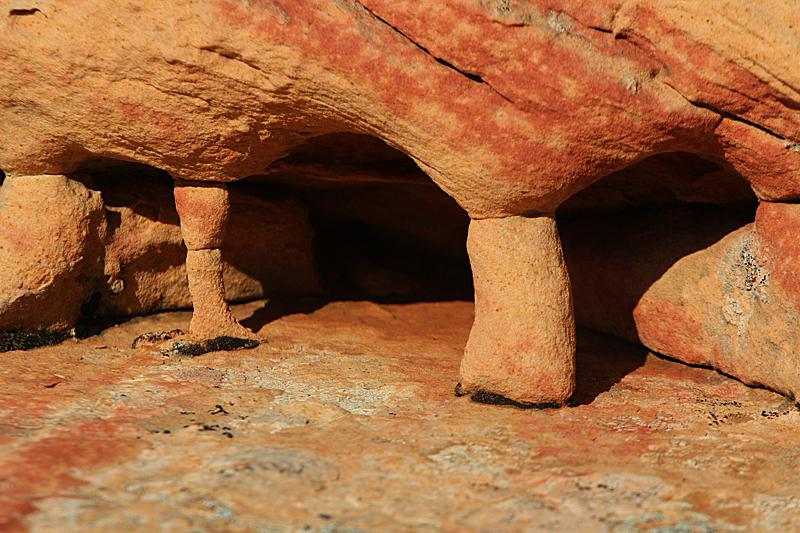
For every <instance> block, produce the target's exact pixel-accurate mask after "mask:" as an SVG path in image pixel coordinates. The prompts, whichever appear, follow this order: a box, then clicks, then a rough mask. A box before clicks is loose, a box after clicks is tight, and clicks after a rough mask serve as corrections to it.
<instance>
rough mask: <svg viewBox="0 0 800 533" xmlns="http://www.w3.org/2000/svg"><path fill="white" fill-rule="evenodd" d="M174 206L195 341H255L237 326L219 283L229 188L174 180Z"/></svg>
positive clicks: (244, 329)
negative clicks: (179, 231) (176, 214)
mask: <svg viewBox="0 0 800 533" xmlns="http://www.w3.org/2000/svg"><path fill="white" fill-rule="evenodd" d="M175 207H176V208H177V210H178V215H179V216H180V219H181V232H182V234H183V241H184V243H185V244H186V248H187V250H188V251H187V253H186V272H187V275H188V277H189V293H190V295H191V297H192V302H193V305H194V314H193V315H192V322H191V324H190V326H189V333H190V336H191V337H192V338H194V339H196V340H206V339H213V338H216V337H223V336H224V337H235V338H243V339H255V338H256V336H255V335H254V334H253V332H251V331H250V330H248V329H246V328H245V327H244V326H242V325H241V324H239V323H238V322H237V321H236V319H235V318H233V315H232V314H231V310H230V308H229V307H228V304H227V303H226V302H225V288H224V286H223V284H222V252H221V251H220V247H221V246H222V240H223V237H224V235H225V226H226V224H227V222H228V211H229V209H230V204H229V202H228V188H227V186H226V185H225V184H224V183H218V182H200V181H186V180H177V181H176V182H175Z"/></svg>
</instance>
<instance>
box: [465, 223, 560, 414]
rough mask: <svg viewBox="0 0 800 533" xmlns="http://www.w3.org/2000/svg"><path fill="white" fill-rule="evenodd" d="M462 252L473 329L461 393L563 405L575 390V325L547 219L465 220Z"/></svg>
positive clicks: (557, 245)
mask: <svg viewBox="0 0 800 533" xmlns="http://www.w3.org/2000/svg"><path fill="white" fill-rule="evenodd" d="M467 251H468V252H469V257H470V262H471V264H472V273H473V278H474V282H475V322H474V325H473V327H472V331H471V333H470V336H469V341H468V342H467V347H466V350H465V353H464V359H463V360H462V362H461V389H462V391H463V392H465V393H490V394H492V395H500V396H503V397H505V398H508V399H510V400H513V401H516V402H520V403H524V404H558V405H562V404H564V403H565V402H566V401H567V399H569V397H570V396H571V395H572V392H573V390H574V388H575V321H574V317H573V310H572V292H571V288H570V280H569V275H568V273H567V269H566V265H565V263H564V257H563V254H562V251H561V241H560V239H559V236H558V229H557V227H556V221H555V218H554V216H553V215H552V214H545V215H541V216H537V217H521V216H515V217H507V218H496V219H483V220H472V221H471V223H470V226H469V237H468V239H467Z"/></svg>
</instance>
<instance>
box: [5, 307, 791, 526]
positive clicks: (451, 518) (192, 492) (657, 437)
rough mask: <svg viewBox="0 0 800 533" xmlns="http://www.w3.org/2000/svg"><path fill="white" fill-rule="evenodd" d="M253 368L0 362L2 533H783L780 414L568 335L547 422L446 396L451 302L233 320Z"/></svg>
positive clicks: (129, 354)
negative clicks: (246, 340)
mask: <svg viewBox="0 0 800 533" xmlns="http://www.w3.org/2000/svg"><path fill="white" fill-rule="evenodd" d="M235 314H236V315H237V316H238V317H239V318H241V319H244V323H245V324H246V325H248V326H249V327H251V328H253V329H255V330H257V331H258V332H259V334H260V335H262V336H263V337H265V338H266V339H268V342H267V343H266V344H262V345H261V346H259V347H258V348H256V349H253V350H245V351H238V352H215V353H210V354H206V355H203V356H200V357H195V358H169V357H164V356H162V355H161V354H160V353H159V352H158V351H157V350H152V349H146V348H139V349H134V348H131V341H132V340H133V339H134V338H135V337H136V336H138V335H139V334H141V333H144V332H148V331H164V330H170V329H173V328H176V327H183V328H185V327H186V326H188V321H189V317H190V315H189V313H186V312H177V313H166V314H161V315H156V316H150V317H144V318H138V319H134V320H130V321H128V322H125V323H122V324H120V325H117V326H114V327H111V328H109V329H107V330H105V331H104V332H103V333H102V334H101V335H98V336H95V337H90V338H88V339H85V340H82V341H76V340H68V341H66V342H64V343H62V344H60V345H58V346H52V347H48V348H39V349H35V350H31V351H27V352H22V351H12V352H6V353H3V354H0V531H3V532H9V533H10V532H17V531H30V532H73V531H76V532H77V531H80V532H84V531H104V532H116V531H120V532H162V531H163V532H194V531H197V532H209V531H212V532H270V533H273V532H274V533H277V532H306V531H311V532H325V533H334V532H338V533H345V532H347V533H355V532H401V531H402V532H406V531H407V532H434V531H448V532H450V531H452V532H457V531H464V532H466V531H486V532H517V531H519V532H536V531H547V532H582V531H587V532H595V531H597V532H604V531H610V532H615V533H616V532H619V533H624V532H643V531H651V532H659V533H711V532H727V531H745V532H750V531H759V532H770V531H776V532H787V531H795V530H800V471H799V470H800V469H799V467H798V464H799V460H798V459H799V457H798V456H799V455H800V411H798V409H797V407H796V406H795V405H794V403H793V402H791V401H789V400H787V399H785V398H784V397H782V396H780V395H778V394H775V393H772V392H770V391H767V390H763V389H756V388H751V387H747V386H745V385H743V384H742V383H740V382H738V381H735V380H733V379H731V378H728V377H726V376H723V375H721V374H719V373H717V372H715V371H713V370H708V369H702V368H692V367H689V366H686V365H682V364H680V363H676V362H673V361H668V360H665V359H661V358H659V357H656V356H654V355H652V354H648V353H647V351H646V350H645V349H643V348H641V347H637V346H633V345H630V344H626V343H623V342H619V341H616V340H614V339H611V338H608V337H605V336H601V335H598V334H595V333H592V332H589V331H584V330H581V331H579V346H578V357H579V361H578V363H579V366H578V380H579V384H578V390H577V392H576V394H575V396H574V398H573V402H572V404H573V405H571V406H569V407H564V408H561V409H555V410H522V409H518V408H515V407H511V406H496V405H484V404H479V403H475V402H472V401H470V399H469V398H467V397H461V398H457V397H455V396H454V394H453V390H454V386H455V384H456V382H457V375H458V364H459V359H460V356H461V352H462V350H463V347H464V344H465V343H466V340H467V335H468V333H469V328H470V325H471V321H472V304H471V303H468V302H438V303H417V304H408V305H378V304H375V303H371V302H336V303H327V304H323V303H317V302H311V301H294V302H266V301H260V302H253V303H249V304H244V305H240V306H237V307H235Z"/></svg>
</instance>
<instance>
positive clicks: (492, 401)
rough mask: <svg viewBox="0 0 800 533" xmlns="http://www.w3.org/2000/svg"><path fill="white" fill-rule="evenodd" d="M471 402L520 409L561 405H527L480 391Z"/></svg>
mask: <svg viewBox="0 0 800 533" xmlns="http://www.w3.org/2000/svg"><path fill="white" fill-rule="evenodd" d="M469 399H470V400H472V401H473V402H476V403H484V404H489V405H511V406H513V407H518V408H520V409H557V408H559V407H561V404H559V403H556V402H549V403H525V402H518V401H515V400H512V399H510V398H506V397H505V396H503V395H501V394H497V393H496V392H488V391H478V392H476V393H475V394H473V395H472V396H470V397H469Z"/></svg>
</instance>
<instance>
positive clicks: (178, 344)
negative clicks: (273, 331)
mask: <svg viewBox="0 0 800 533" xmlns="http://www.w3.org/2000/svg"><path fill="white" fill-rule="evenodd" d="M261 342H265V341H257V340H253V339H241V338H238V337H227V336H222V337H217V338H214V339H210V340H207V341H204V342H190V341H187V340H185V339H179V340H177V341H175V342H174V343H173V344H172V346H170V347H169V348H167V349H165V350H161V355H163V356H165V357H197V356H198V355H203V354H206V353H209V352H219V351H233V350H250V349H252V348H255V347H256V346H258V345H259V344H261Z"/></svg>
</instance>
